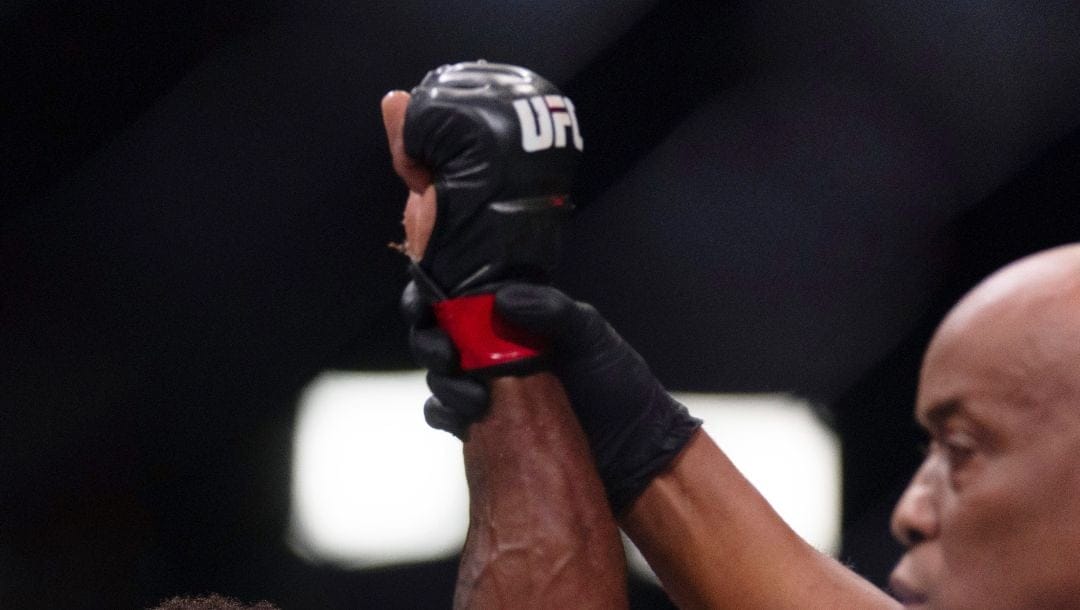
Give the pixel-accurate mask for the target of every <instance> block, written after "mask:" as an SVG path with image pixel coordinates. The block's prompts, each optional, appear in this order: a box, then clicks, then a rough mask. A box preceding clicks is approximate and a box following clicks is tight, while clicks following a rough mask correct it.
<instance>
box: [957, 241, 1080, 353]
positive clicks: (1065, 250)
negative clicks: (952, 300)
mask: <svg viewBox="0 0 1080 610" xmlns="http://www.w3.org/2000/svg"><path fill="white" fill-rule="evenodd" d="M1058 313H1064V314H1069V313H1071V314H1072V315H1067V316H1066V317H1065V318H1061V319H1058V318H1050V319H1049V320H1048V321H1056V322H1059V323H1061V324H1064V325H1066V326H1070V325H1071V326H1077V321H1078V320H1080V244H1069V245H1066V246H1059V247H1057V248H1053V249H1050V250H1044V251H1042V252H1039V253H1037V254H1032V255H1031V256H1028V257H1025V258H1022V259H1020V260H1018V261H1016V262H1014V263H1012V264H1010V265H1008V266H1006V267H1004V268H1002V269H1000V270H999V271H997V272H996V273H994V274H993V275H991V276H990V277H988V278H986V279H985V280H983V281H982V282H981V283H980V284H979V285H978V286H976V287H975V288H974V289H973V290H972V291H971V292H969V293H968V294H967V295H966V296H965V297H964V298H963V299H962V300H961V301H960V302H959V303H958V304H957V305H956V306H955V307H954V308H953V309H952V311H950V312H949V315H948V316H947V317H946V318H945V321H944V322H943V323H942V325H941V327H940V328H939V330H938V334H941V333H943V332H955V331H957V330H961V329H962V328H963V327H965V326H969V325H972V324H979V323H985V322H991V323H992V320H986V318H988V317H991V318H998V317H1001V316H1005V317H1006V318H1009V319H1015V318H1017V317H1019V318H1021V319H1023V318H1026V317H1029V316H1034V317H1036V318H1043V317H1046V316H1047V315H1050V314H1058Z"/></svg>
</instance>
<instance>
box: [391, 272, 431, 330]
mask: <svg viewBox="0 0 1080 610" xmlns="http://www.w3.org/2000/svg"><path fill="white" fill-rule="evenodd" d="M400 309H401V317H402V318H404V319H405V323H406V324H408V325H409V326H413V327H424V326H434V325H435V314H434V313H432V311H431V304H430V303H429V302H428V300H427V299H426V298H424V293H423V292H421V291H420V287H419V286H417V285H416V281H415V280H412V281H410V282H409V283H408V284H406V285H405V290H403V291H402V292H401V303H400Z"/></svg>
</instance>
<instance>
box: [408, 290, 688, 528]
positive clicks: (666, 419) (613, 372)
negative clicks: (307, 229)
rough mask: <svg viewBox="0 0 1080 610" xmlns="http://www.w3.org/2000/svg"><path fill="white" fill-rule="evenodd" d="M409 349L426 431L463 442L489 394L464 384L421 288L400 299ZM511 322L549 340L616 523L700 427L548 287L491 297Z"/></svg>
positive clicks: (581, 311) (631, 357) (472, 381)
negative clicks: (422, 382) (421, 386)
mask: <svg viewBox="0 0 1080 610" xmlns="http://www.w3.org/2000/svg"><path fill="white" fill-rule="evenodd" d="M402 307H403V310H404V312H405V315H406V317H407V318H408V319H409V320H410V321H411V322H412V323H413V331H412V333H411V336H410V345H411V347H412V350H413V355H414V357H415V358H416V359H417V361H418V362H419V363H420V364H421V365H422V366H425V367H427V368H428V369H429V372H428V385H429V387H430V388H431V391H432V392H433V393H434V396H432V397H431V398H430V399H428V402H427V404H425V405H424V414H425V417H426V418H427V420H428V423H429V424H431V425H432V426H434V427H436V428H441V429H443V430H448V431H450V432H452V433H454V434H456V435H458V436H459V437H460V436H462V435H463V434H464V433H465V431H466V429H467V427H468V425H469V424H470V423H472V422H473V421H476V420H477V419H479V418H480V417H482V416H483V414H484V412H485V411H486V409H487V404H488V396H487V389H486V386H485V385H484V384H483V383H482V382H481V381H480V380H479V379H477V378H474V377H471V376H469V375H466V374H462V373H461V372H460V370H459V369H458V367H457V366H456V354H455V351H454V347H453V345H452V344H451V342H450V340H449V338H448V337H447V336H446V334H445V333H443V332H442V331H441V330H439V329H438V328H437V327H435V326H433V325H431V323H430V318H429V316H428V314H427V313H426V309H427V308H426V307H425V306H424V304H423V301H422V299H421V298H420V297H419V294H418V292H417V290H416V287H415V286H412V285H410V287H409V288H407V289H406V291H405V294H404V295H403V299H402ZM495 310H496V313H497V314H498V315H500V316H502V317H503V318H504V319H505V320H506V321H507V322H509V323H511V324H513V325H515V326H517V327H520V328H521V329H523V330H525V331H528V332H530V333H534V334H536V335H539V336H542V337H545V338H546V339H548V342H549V350H550V358H551V368H552V369H553V371H554V372H555V373H556V375H557V376H558V377H559V379H560V380H561V381H562V383H563V386H564V387H565V388H566V393H567V396H568V397H569V399H570V403H571V405H572V407H573V409H574V412H575V413H576V414H577V417H578V420H579V421H580V423H581V427H582V429H583V430H584V431H585V436H586V437H587V438H588V441H589V446H590V448H591V450H592V453H593V458H594V459H595V461H596V466H597V470H598V472H599V473H600V479H601V480H602V481H603V483H604V488H605V490H606V491H607V495H608V500H609V501H610V503H611V507H612V510H613V512H614V513H615V514H616V515H620V514H621V513H622V511H623V510H625V509H626V508H627V507H628V506H629V505H630V503H631V502H632V501H633V500H634V499H635V498H637V497H638V495H640V494H641V492H642V491H643V490H644V489H645V487H646V486H647V485H648V484H649V482H650V481H651V480H652V478H653V477H655V476H656V475H657V474H659V473H660V472H661V471H663V470H664V469H665V468H666V467H667V465H668V464H669V463H671V461H672V460H673V459H674V458H675V456H676V455H678V454H679V452H680V451H681V450H682V448H683V447H684V446H685V445H686V443H687V442H688V441H689V439H690V436H691V435H692V434H693V433H694V431H695V430H697V428H698V427H700V425H701V421H700V420H698V419H696V418H694V417H692V416H690V414H689V412H688V411H687V410H686V407H684V406H683V405H681V404H680V403H679V402H677V401H676V400H675V399H673V398H672V397H671V396H670V395H669V394H668V393H667V392H666V391H665V390H664V388H663V387H662V386H661V385H660V382H659V381H658V380H657V379H656V377H654V376H653V374H652V372H651V371H650V370H649V367H648V365H647V364H645V361H644V360H643V359H642V358H641V356H640V355H638V353H637V352H636V351H634V349H633V348H632V347H630V345H629V344H627V343H626V342H625V341H624V340H623V339H622V337H620V336H619V335H618V333H616V332H615V330H614V329H612V328H611V326H609V325H608V323H607V322H606V321H605V320H604V318H603V317H601V316H600V314H599V313H598V312H597V311H596V310H595V309H594V308H593V307H592V306H590V305H587V304H584V303H578V302H575V301H573V300H571V299H570V298H569V297H567V296H566V295H565V294H563V293H562V292H559V291H558V290H556V289H554V288H551V287H549V286H536V285H528V284H511V285H508V286H505V287H503V288H501V289H499V290H498V291H497V292H496V294H495Z"/></svg>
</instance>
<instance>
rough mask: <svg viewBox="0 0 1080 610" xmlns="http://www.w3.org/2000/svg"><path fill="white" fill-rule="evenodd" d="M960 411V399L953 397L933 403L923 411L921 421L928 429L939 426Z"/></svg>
mask: <svg viewBox="0 0 1080 610" xmlns="http://www.w3.org/2000/svg"><path fill="white" fill-rule="evenodd" d="M959 411H960V401H959V400H956V399H955V398H952V399H949V400H944V401H941V402H937V403H934V404H932V405H930V406H929V407H927V408H926V411H925V412H924V413H923V417H922V419H923V422H922V423H924V424H925V426H926V427H927V428H928V429H931V430H934V429H938V428H941V427H942V426H944V425H945V422H946V421H947V420H948V419H949V418H950V417H952V416H953V415H956V414H957V413H958V412H959Z"/></svg>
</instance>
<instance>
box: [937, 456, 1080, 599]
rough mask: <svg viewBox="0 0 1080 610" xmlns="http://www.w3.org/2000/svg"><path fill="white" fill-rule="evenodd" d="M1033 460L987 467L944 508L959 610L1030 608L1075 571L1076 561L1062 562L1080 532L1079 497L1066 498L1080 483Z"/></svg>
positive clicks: (948, 565)
mask: <svg viewBox="0 0 1080 610" xmlns="http://www.w3.org/2000/svg"><path fill="white" fill-rule="evenodd" d="M1025 458H1026V459H1025ZM1031 458H1032V456H1014V457H1012V458H1009V459H1001V460H998V462H997V463H994V464H991V465H988V468H987V470H986V471H985V472H983V473H982V474H981V475H980V477H979V478H978V480H975V481H972V482H971V484H970V485H968V486H967V487H965V488H964V489H962V490H960V491H959V492H951V493H950V495H949V497H948V498H947V501H946V502H944V503H943V507H942V519H941V531H940V536H941V538H940V541H941V547H942V559H943V562H944V571H945V581H946V588H947V590H948V595H947V597H948V598H949V599H951V600H954V601H955V602H956V604H955V606H956V607H984V608H990V607H1025V606H1027V605H1029V604H1030V603H1031V600H1032V599H1035V598H1038V597H1040V596H1042V595H1044V594H1046V593H1047V592H1048V591H1047V589H1048V588H1053V587H1054V586H1056V585H1057V584H1059V583H1060V582H1061V577H1062V574H1058V575H1057V576H1054V572H1055V571H1057V569H1058V568H1062V569H1064V570H1066V571H1067V572H1068V573H1072V572H1074V571H1075V568H1074V565H1075V563H1073V562H1072V559H1075V558H1076V555H1077V554H1076V553H1074V552H1069V551H1065V552H1064V555H1063V556H1060V557H1057V556H1056V555H1057V553H1059V552H1062V551H1063V550H1064V549H1063V542H1064V540H1063V537H1065V536H1068V535H1069V534H1068V533H1067V532H1069V531H1070V530H1072V531H1073V532H1075V531H1076V530H1077V526H1076V525H1075V522H1076V521H1077V519H1076V518H1075V515H1076V514H1078V513H1076V509H1077V508H1078V506H1080V500H1078V499H1077V498H1078V497H1080V493H1069V492H1068V491H1066V490H1068V489H1071V488H1072V485H1075V484H1076V481H1077V477H1076V476H1075V475H1074V474H1072V473H1068V474H1066V473H1065V472H1064V469H1061V468H1054V467H1049V468H1047V467H1042V468H1038V469H1034V468H1030V467H1029V466H1031V465H1033V464H1044V465H1045V462H1043V461H1040V460H1035V459H1031ZM1073 491H1077V492H1080V489H1073ZM1064 546H1065V547H1067V546H1069V545H1068V543H1065V544H1064ZM1073 580H1075V578H1073ZM1055 581H1057V582H1055ZM1051 583H1053V584H1051Z"/></svg>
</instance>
